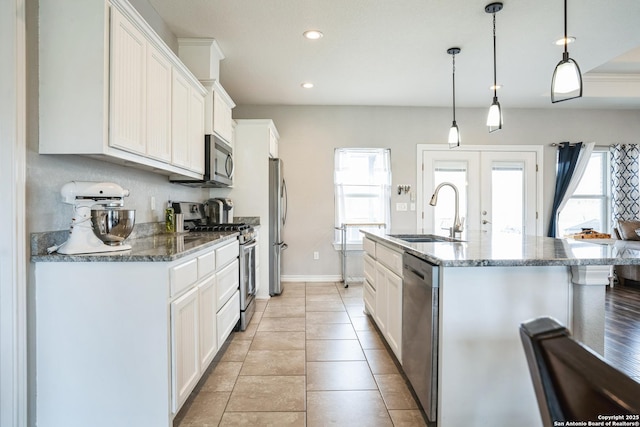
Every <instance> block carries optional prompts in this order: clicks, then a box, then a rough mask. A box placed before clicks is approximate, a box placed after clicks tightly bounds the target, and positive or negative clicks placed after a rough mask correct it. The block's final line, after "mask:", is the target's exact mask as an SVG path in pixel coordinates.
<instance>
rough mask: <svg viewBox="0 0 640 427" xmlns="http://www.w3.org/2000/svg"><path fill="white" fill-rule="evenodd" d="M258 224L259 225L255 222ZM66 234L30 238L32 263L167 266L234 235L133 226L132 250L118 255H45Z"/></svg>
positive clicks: (148, 225) (234, 233)
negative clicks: (163, 264)
mask: <svg viewBox="0 0 640 427" xmlns="http://www.w3.org/2000/svg"><path fill="white" fill-rule="evenodd" d="M257 223H258V224H259V221H258V222H257ZM68 235H69V231H68V230H61V231H51V232H42V233H32V234H31V261H32V262H170V261H175V260H177V259H180V258H183V257H185V256H188V255H190V254H193V253H195V252H197V251H199V250H201V249H206V248H208V247H211V246H215V245H217V244H218V243H221V242H224V241H227V240H235V239H237V237H238V233H237V232H232V231H226V232H205V233H193V232H191V233H190V232H182V233H166V232H165V231H164V223H148V224H136V226H135V228H134V231H133V233H131V236H129V238H127V239H126V240H125V243H126V244H128V245H130V246H131V249H129V250H125V251H118V252H103V253H94V254H77V255H63V254H59V253H56V252H54V253H51V254H49V253H48V252H47V249H48V248H51V247H54V246H57V245H60V244H61V243H63V242H65V241H66V240H67V238H68Z"/></svg>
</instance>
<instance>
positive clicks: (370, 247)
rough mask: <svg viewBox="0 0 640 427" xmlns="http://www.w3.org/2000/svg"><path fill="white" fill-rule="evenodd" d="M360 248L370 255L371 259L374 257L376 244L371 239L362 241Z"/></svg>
mask: <svg viewBox="0 0 640 427" xmlns="http://www.w3.org/2000/svg"><path fill="white" fill-rule="evenodd" d="M362 248H363V249H364V251H365V252H366V253H368V254H369V255H371V257H372V258H374V259H375V257H376V242H374V241H373V240H371V239H367V238H366V237H365V238H364V239H362Z"/></svg>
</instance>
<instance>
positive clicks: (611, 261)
mask: <svg viewBox="0 0 640 427" xmlns="http://www.w3.org/2000/svg"><path fill="white" fill-rule="evenodd" d="M362 232H363V233H364V234H365V235H366V236H367V237H369V238H371V239H372V240H375V241H378V242H384V243H386V244H387V245H391V246H395V247H398V248H400V249H403V250H404V251H406V252H409V253H411V254H413V255H415V256H417V257H419V258H422V259H424V260H426V261H428V262H431V263H433V264H436V265H441V266H444V267H483V266H503V267H508V266H560V265H567V266H571V265H629V264H640V245H630V244H628V243H627V242H623V241H615V240H606V241H598V242H596V241H589V240H586V239H585V240H573V239H552V238H549V237H536V236H520V235H512V234H489V233H484V232H480V231H476V232H474V231H468V232H466V234H465V235H464V236H463V240H464V241H463V242H436V243H408V242H406V241H403V240H400V239H397V238H394V237H390V236H387V235H385V234H384V233H383V232H382V231H380V232H370V231H362Z"/></svg>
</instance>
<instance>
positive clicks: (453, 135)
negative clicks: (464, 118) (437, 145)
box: [449, 121, 460, 148]
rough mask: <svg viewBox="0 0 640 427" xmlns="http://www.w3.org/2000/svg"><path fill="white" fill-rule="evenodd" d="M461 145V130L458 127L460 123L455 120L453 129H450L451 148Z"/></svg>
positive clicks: (452, 125)
mask: <svg viewBox="0 0 640 427" xmlns="http://www.w3.org/2000/svg"><path fill="white" fill-rule="evenodd" d="M459 146H460V130H459V129H458V125H457V124H456V122H455V121H454V122H453V123H452V124H451V129H449V148H454V147H459Z"/></svg>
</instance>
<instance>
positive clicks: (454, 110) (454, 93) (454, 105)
mask: <svg viewBox="0 0 640 427" xmlns="http://www.w3.org/2000/svg"><path fill="white" fill-rule="evenodd" d="M451 56H452V58H453V59H452V61H453V85H452V87H453V122H454V123H455V122H456V54H455V53H454V54H452V55H451Z"/></svg>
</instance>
